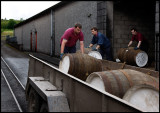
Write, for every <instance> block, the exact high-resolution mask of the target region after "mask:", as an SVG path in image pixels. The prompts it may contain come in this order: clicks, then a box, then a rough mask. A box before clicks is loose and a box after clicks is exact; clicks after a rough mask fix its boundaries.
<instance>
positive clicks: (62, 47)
mask: <svg viewBox="0 0 160 113" xmlns="http://www.w3.org/2000/svg"><path fill="white" fill-rule="evenodd" d="M66 43H67V40H65V39H63V40H62V44H61V53H64V47H65V45H66Z"/></svg>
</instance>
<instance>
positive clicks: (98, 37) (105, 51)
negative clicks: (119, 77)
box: [88, 27, 112, 60]
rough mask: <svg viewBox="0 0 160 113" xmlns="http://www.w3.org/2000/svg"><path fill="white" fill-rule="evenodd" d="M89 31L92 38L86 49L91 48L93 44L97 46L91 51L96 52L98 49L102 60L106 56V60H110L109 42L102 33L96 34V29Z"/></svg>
mask: <svg viewBox="0 0 160 113" xmlns="http://www.w3.org/2000/svg"><path fill="white" fill-rule="evenodd" d="M91 31H92V34H93V38H92V41H91V43H90V45H89V46H88V48H90V47H92V46H93V45H94V44H97V46H96V48H95V49H93V50H95V51H97V50H98V49H100V54H101V55H102V58H103V59H104V56H105V55H106V60H112V57H111V56H112V55H111V43H110V40H109V39H108V38H107V37H106V36H104V35H103V34H102V33H100V32H98V29H97V28H96V27H93V28H92V29H91Z"/></svg>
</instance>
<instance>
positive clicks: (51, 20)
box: [50, 9, 53, 56]
mask: <svg viewBox="0 0 160 113" xmlns="http://www.w3.org/2000/svg"><path fill="white" fill-rule="evenodd" d="M52 18H53V17H52V9H51V54H50V55H51V56H52V55H53V53H52V46H53V45H52V44H53V43H52V42H53V32H52V29H53V23H52Z"/></svg>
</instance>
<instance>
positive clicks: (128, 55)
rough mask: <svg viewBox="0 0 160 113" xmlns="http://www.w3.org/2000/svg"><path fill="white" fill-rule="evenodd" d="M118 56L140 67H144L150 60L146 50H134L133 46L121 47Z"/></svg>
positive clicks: (121, 59) (122, 60)
mask: <svg viewBox="0 0 160 113" xmlns="http://www.w3.org/2000/svg"><path fill="white" fill-rule="evenodd" d="M117 57H118V58H119V60H120V61H121V62H126V63H127V64H131V65H137V66H139V67H144V66H145V65H146V64H147V62H148V55H147V53H146V52H144V51H142V50H140V49H138V50H134V48H133V47H130V48H120V49H119V51H118V53H117Z"/></svg>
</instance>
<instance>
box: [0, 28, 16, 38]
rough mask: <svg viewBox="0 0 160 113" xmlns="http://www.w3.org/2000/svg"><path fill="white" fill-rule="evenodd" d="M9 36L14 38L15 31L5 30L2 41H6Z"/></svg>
mask: <svg viewBox="0 0 160 113" xmlns="http://www.w3.org/2000/svg"><path fill="white" fill-rule="evenodd" d="M7 35H9V36H10V37H12V36H13V30H10V29H4V30H3V32H2V33H1V40H5V39H6V36H7Z"/></svg>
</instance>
